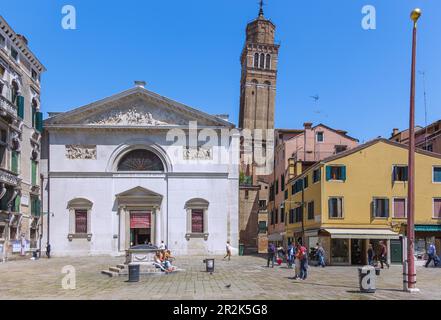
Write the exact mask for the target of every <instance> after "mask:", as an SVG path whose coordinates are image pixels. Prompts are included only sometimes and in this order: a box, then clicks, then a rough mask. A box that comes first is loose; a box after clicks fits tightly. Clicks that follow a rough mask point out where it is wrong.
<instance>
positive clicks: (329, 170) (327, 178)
mask: <svg viewBox="0 0 441 320" xmlns="http://www.w3.org/2000/svg"><path fill="white" fill-rule="evenodd" d="M329 180H331V167H330V166H326V181H329Z"/></svg>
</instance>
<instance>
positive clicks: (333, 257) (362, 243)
mask: <svg viewBox="0 0 441 320" xmlns="http://www.w3.org/2000/svg"><path fill="white" fill-rule="evenodd" d="M315 239H316V238H315V237H312V238H311V237H310V240H309V242H311V241H315ZM380 241H383V242H384V244H385V245H386V246H387V249H388V252H391V245H392V243H393V244H396V243H397V241H398V243H399V244H400V245H401V242H400V235H399V234H398V233H395V232H393V231H391V230H389V229H332V228H326V229H322V230H320V231H319V232H318V241H317V242H319V243H321V244H322V246H323V248H324V249H325V252H326V253H327V263H328V264H331V265H365V264H367V250H368V248H369V244H372V246H373V248H374V252H375V254H376V255H379V253H380V250H381V245H380ZM310 245H311V244H310ZM314 245H315V244H314ZM394 248H395V247H394ZM400 249H401V247H400ZM395 250H397V249H396V248H395ZM396 256H397V255H396V254H395V255H394V258H395V259H396ZM388 260H389V263H390V262H391V255H388Z"/></svg>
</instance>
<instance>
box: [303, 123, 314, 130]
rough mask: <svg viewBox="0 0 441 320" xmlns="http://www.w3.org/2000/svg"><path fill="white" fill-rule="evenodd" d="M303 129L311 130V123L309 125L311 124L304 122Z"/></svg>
mask: <svg viewBox="0 0 441 320" xmlns="http://www.w3.org/2000/svg"><path fill="white" fill-rule="evenodd" d="M303 127H305V130H306V129H311V128H312V123H311V122H305V123H304V124H303Z"/></svg>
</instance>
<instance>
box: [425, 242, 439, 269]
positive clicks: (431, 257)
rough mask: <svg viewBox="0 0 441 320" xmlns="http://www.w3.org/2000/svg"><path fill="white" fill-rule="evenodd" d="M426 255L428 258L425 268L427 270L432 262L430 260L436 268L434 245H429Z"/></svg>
mask: <svg viewBox="0 0 441 320" xmlns="http://www.w3.org/2000/svg"><path fill="white" fill-rule="evenodd" d="M427 255H428V257H429V258H428V259H427V262H426V265H425V267H426V268H427V267H428V266H429V264H430V262H432V260H433V263H434V264H435V266H436V265H437V259H436V258H437V257H436V247H435V244H434V243H431V244H430V245H429V250H427Z"/></svg>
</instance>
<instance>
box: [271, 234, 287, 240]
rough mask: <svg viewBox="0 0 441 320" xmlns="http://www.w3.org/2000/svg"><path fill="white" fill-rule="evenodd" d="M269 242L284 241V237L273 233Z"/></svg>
mask: <svg viewBox="0 0 441 320" xmlns="http://www.w3.org/2000/svg"><path fill="white" fill-rule="evenodd" d="M268 241H283V236H282V235H281V234H280V233H271V234H270V235H268Z"/></svg>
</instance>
